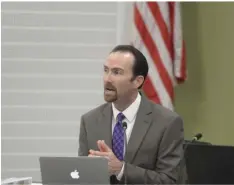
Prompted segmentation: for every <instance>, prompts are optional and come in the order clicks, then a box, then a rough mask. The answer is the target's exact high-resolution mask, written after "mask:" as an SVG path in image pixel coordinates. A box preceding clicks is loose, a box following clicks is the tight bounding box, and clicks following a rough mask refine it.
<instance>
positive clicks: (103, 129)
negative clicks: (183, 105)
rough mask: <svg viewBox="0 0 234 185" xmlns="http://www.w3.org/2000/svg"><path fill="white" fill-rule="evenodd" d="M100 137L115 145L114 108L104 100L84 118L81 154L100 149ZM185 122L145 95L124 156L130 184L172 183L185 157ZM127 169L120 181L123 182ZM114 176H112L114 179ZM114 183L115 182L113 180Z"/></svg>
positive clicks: (82, 118)
mask: <svg viewBox="0 0 234 185" xmlns="http://www.w3.org/2000/svg"><path fill="white" fill-rule="evenodd" d="M97 140H105V142H106V143H107V144H108V146H109V147H112V107H111V104H110V103H105V104H103V105H101V106H99V107H97V108H95V109H93V110H91V111H89V112H88V113H86V114H84V115H83V116H82V117H81V125H80V136H79V151H78V153H79V156H87V155H88V151H89V149H94V150H98V147H97ZM183 141H184V132H183V121H182V119H181V118H180V116H178V115H177V114H176V113H175V112H172V111H170V110H168V109H166V108H164V107H162V106H160V105H157V104H154V103H153V102H151V101H149V100H148V99H147V98H146V97H145V96H144V95H142V99H141V104H140V107H139V110H138V113H137V117H136V122H135V125H134V127H133V130H132V133H131V136H130V139H129V142H128V147H127V151H126V155H125V160H126V161H127V163H126V165H127V181H128V182H127V183H128V184H172V183H176V181H177V178H178V171H177V168H176V167H178V163H179V162H180V160H181V158H182V156H183ZM125 175H126V172H125V173H124V175H123V177H122V179H121V182H120V183H124V178H125ZM112 179H113V178H112ZM111 183H114V182H113V180H112V182H111Z"/></svg>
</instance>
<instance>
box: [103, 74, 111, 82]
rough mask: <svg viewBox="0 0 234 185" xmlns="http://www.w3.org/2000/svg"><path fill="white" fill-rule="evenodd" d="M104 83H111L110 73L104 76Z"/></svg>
mask: <svg viewBox="0 0 234 185" xmlns="http://www.w3.org/2000/svg"><path fill="white" fill-rule="evenodd" d="M104 81H105V82H112V78H111V73H106V74H104Z"/></svg>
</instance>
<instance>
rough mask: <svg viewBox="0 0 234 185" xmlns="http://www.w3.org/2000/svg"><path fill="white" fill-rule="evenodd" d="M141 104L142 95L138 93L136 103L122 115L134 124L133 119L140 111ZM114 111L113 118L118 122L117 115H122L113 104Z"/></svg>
mask: <svg viewBox="0 0 234 185" xmlns="http://www.w3.org/2000/svg"><path fill="white" fill-rule="evenodd" d="M140 103H141V95H140V94H139V93H138V95H137V98H136V99H135V101H134V102H133V103H132V104H131V105H130V106H129V107H128V108H127V109H125V110H124V111H123V112H122V113H123V114H124V116H125V118H126V119H127V120H128V121H129V122H132V121H133V119H134V118H135V116H136V114H137V111H138V109H139V106H140ZM112 110H113V116H114V119H115V121H116V118H117V115H118V114H119V113H120V111H119V110H117V109H116V108H115V106H114V104H113V103H112Z"/></svg>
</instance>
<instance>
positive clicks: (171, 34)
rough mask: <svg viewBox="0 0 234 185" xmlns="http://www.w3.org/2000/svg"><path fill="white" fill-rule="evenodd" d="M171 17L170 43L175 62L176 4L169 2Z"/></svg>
mask: <svg viewBox="0 0 234 185" xmlns="http://www.w3.org/2000/svg"><path fill="white" fill-rule="evenodd" d="M168 6H169V17H170V26H171V31H170V38H171V40H170V43H171V56H172V57H171V59H172V61H173V62H174V59H175V52H174V47H173V43H174V25H175V20H174V18H175V3H174V2H169V4H168Z"/></svg>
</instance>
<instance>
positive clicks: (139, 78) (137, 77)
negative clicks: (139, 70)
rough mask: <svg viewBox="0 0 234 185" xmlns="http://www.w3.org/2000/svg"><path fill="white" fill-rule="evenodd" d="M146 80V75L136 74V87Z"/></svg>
mask: <svg viewBox="0 0 234 185" xmlns="http://www.w3.org/2000/svg"><path fill="white" fill-rule="evenodd" d="M143 82H144V77H143V76H141V75H140V76H136V77H135V79H134V85H135V87H136V88H138V87H140V86H141V85H142V84H143Z"/></svg>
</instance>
